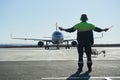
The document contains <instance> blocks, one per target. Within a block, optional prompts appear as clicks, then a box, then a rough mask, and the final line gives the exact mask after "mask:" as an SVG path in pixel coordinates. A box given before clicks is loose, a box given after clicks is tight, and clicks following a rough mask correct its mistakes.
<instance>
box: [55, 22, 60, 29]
mask: <svg viewBox="0 0 120 80" xmlns="http://www.w3.org/2000/svg"><path fill="white" fill-rule="evenodd" d="M55 26H56V31H57V30H58V27H59V26H58V23H57V22H56V24H55Z"/></svg>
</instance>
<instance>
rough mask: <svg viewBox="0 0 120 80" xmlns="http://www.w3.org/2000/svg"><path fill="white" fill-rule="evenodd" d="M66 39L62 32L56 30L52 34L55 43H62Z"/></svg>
mask: <svg viewBox="0 0 120 80" xmlns="http://www.w3.org/2000/svg"><path fill="white" fill-rule="evenodd" d="M63 40H64V36H63V34H62V33H61V32H59V31H55V32H53V34H52V43H53V44H61V43H62V42H63Z"/></svg>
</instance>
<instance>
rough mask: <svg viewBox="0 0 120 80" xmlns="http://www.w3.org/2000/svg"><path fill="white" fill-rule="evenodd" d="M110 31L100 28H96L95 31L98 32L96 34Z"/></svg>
mask: <svg viewBox="0 0 120 80" xmlns="http://www.w3.org/2000/svg"><path fill="white" fill-rule="evenodd" d="M108 30H109V28H105V29H101V28H98V27H95V29H94V31H96V32H102V31H105V32H106V31H108Z"/></svg>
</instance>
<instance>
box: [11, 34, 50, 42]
mask: <svg viewBox="0 0 120 80" xmlns="http://www.w3.org/2000/svg"><path fill="white" fill-rule="evenodd" d="M10 37H11V39H19V40H33V41H47V42H52V40H51V39H37V38H36V39H35V38H15V37H12V34H11V35H10Z"/></svg>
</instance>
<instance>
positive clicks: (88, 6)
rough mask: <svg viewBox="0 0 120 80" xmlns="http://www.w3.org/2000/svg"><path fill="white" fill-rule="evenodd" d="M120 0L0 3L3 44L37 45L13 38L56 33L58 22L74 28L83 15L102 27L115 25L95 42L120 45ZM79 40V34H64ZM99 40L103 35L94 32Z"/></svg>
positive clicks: (10, 0) (3, 0) (15, 0)
mask: <svg viewBox="0 0 120 80" xmlns="http://www.w3.org/2000/svg"><path fill="white" fill-rule="evenodd" d="M119 8H120V0H0V44H11V43H37V42H35V41H24V40H23V41H22V40H13V39H10V34H11V33H12V36H13V37H26V38H43V37H46V36H51V35H52V32H54V31H55V23H56V22H58V24H59V26H62V27H64V28H70V27H72V26H74V25H75V24H76V23H78V22H80V20H79V19H80V16H81V14H87V15H88V19H89V20H88V22H89V23H92V24H94V25H95V26H97V27H100V28H106V27H109V26H111V25H113V26H114V27H113V28H111V29H110V30H109V31H108V32H104V33H103V34H104V37H103V38H101V39H95V43H101V44H103V43H120V9H119ZM62 33H63V34H64V36H70V38H76V32H75V33H66V32H62ZM94 36H95V37H98V36H101V33H96V32H95V33H94Z"/></svg>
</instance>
